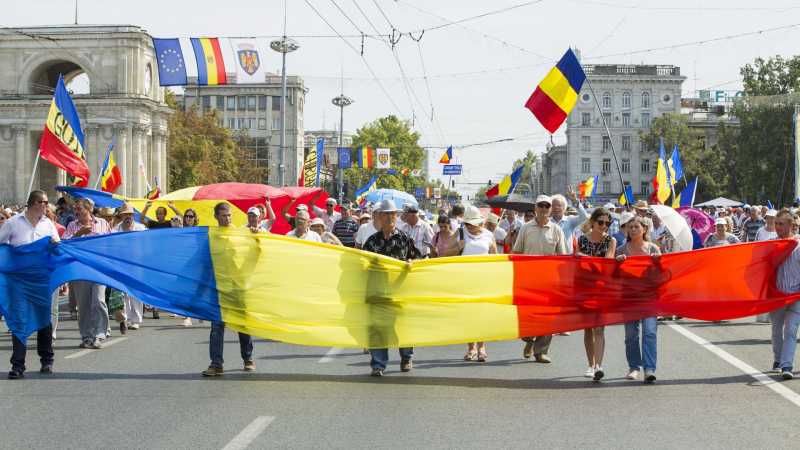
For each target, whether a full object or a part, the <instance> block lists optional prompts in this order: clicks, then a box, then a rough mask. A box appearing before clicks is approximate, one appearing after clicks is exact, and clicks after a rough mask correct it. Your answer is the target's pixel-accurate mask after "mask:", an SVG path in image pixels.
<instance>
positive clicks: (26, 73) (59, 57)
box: [17, 50, 96, 95]
mask: <svg viewBox="0 0 800 450" xmlns="http://www.w3.org/2000/svg"><path fill="white" fill-rule="evenodd" d="M90 65H91V64H88V63H87V62H86V61H80V60H79V59H78V58H76V57H75V56H74V54H72V53H70V52H66V51H63V50H52V51H50V52H42V53H39V54H38V55H36V56H33V57H32V58H31V59H29V60H28V61H26V62H25V65H24V67H23V69H22V71H21V72H20V76H19V84H18V86H17V92H19V93H20V94H22V95H53V91H52V89H55V85H56V82H57V81H58V74H59V73H61V74H62V78H63V79H64V84H69V83H70V82H71V81H72V80H74V79H75V77H77V76H79V75H82V74H86V76H87V77H88V78H89V86H90V91H89V92H90V93H93V90H94V88H95V83H96V80H95V77H94V76H93V75H92V73H91V72H90V71H88V70H86V69H85V67H86V66H90Z"/></svg>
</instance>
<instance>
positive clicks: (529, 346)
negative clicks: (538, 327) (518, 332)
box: [522, 342, 533, 359]
mask: <svg viewBox="0 0 800 450" xmlns="http://www.w3.org/2000/svg"><path fill="white" fill-rule="evenodd" d="M522 356H524V357H525V359H528V358H530V357H531V356H533V342H526V343H525V350H523V351H522Z"/></svg>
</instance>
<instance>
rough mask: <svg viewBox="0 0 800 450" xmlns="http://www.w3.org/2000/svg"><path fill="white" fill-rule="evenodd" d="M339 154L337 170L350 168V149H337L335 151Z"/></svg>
mask: <svg viewBox="0 0 800 450" xmlns="http://www.w3.org/2000/svg"><path fill="white" fill-rule="evenodd" d="M336 151H337V152H338V153H339V168H340V169H349V168H350V167H352V161H351V160H350V149H349V148H339V149H336Z"/></svg>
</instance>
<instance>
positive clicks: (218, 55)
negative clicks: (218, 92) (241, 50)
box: [208, 38, 228, 84]
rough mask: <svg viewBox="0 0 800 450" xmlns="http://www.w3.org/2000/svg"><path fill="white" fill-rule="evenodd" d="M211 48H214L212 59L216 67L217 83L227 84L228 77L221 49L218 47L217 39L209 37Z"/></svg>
mask: <svg viewBox="0 0 800 450" xmlns="http://www.w3.org/2000/svg"><path fill="white" fill-rule="evenodd" d="M208 42H209V43H210V44H211V48H213V49H214V61H215V62H216V64H215V66H216V67H217V84H228V77H227V76H226V75H225V61H224V60H223V59H222V51H221V50H220V49H219V39H217V38H213V39H209V40H208Z"/></svg>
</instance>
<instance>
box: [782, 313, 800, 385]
mask: <svg viewBox="0 0 800 450" xmlns="http://www.w3.org/2000/svg"><path fill="white" fill-rule="evenodd" d="M798 326H800V301H796V302H794V303H790V304H789V305H787V306H786V318H785V325H784V329H783V350H782V351H781V370H784V371H785V370H788V371H789V372H791V371H792V362H793V361H794V353H795V351H796V350H797V328H798Z"/></svg>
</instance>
